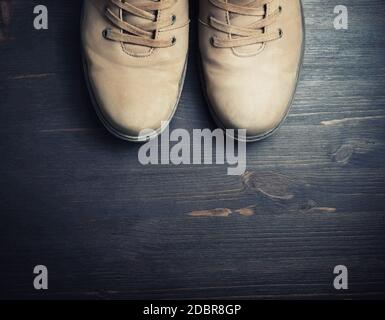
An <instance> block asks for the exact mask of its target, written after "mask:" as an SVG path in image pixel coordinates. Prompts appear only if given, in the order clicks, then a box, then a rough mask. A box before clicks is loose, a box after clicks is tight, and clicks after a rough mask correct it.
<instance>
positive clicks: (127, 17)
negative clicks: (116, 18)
mask: <svg viewBox="0 0 385 320" xmlns="http://www.w3.org/2000/svg"><path fill="white" fill-rule="evenodd" d="M153 1H154V0H153ZM126 2H130V0H128V1H126ZM155 2H156V1H155ZM151 13H153V14H156V11H152V12H151ZM122 19H123V20H124V21H126V22H128V23H131V24H133V25H135V26H138V27H140V26H141V25H144V24H146V23H148V22H149V20H148V19H144V18H141V17H138V16H136V15H134V14H131V13H127V12H124V11H123V12H122ZM124 47H125V48H126V50H128V51H130V52H132V53H133V54H146V53H148V52H149V51H150V50H151V48H149V47H144V46H139V45H135V44H130V43H126V44H125V45H124Z"/></svg>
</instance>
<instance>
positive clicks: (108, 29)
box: [102, 28, 111, 39]
mask: <svg viewBox="0 0 385 320" xmlns="http://www.w3.org/2000/svg"><path fill="white" fill-rule="evenodd" d="M110 31H111V29H110V28H106V29H104V30H103V31H102V36H103V38H105V39H107V35H108V32H110Z"/></svg>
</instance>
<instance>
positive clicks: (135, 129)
mask: <svg viewBox="0 0 385 320" xmlns="http://www.w3.org/2000/svg"><path fill="white" fill-rule="evenodd" d="M125 2H128V3H130V2H131V3H134V2H135V1H131V0H126V1H125ZM108 3H109V1H108V0H85V1H84V7H83V18H82V26H81V36H82V45H83V53H84V58H85V64H86V68H87V70H86V71H87V76H88V79H89V84H90V87H91V91H92V95H93V97H94V100H95V103H96V104H97V107H98V108H99V111H100V112H101V114H102V117H103V118H104V119H105V120H106V121H107V122H108V124H109V125H110V126H111V127H113V128H114V130H116V131H118V132H119V133H120V134H123V135H125V136H127V137H131V138H134V139H135V138H138V134H139V132H140V131H141V130H143V129H153V130H158V131H160V128H161V122H162V121H164V122H167V121H169V120H170V118H171V116H172V115H173V113H174V111H175V107H176V104H177V101H178V99H179V95H180V91H181V85H182V79H183V74H184V70H185V63H186V57H187V49H188V29H189V26H188V24H189V23H188V22H189V18H188V0H178V1H177V3H176V4H175V5H174V6H173V7H172V8H170V9H167V10H163V11H162V12H159V15H158V18H159V19H160V18H161V17H168V16H170V17H171V16H173V15H174V16H175V17H176V20H175V23H174V24H173V25H172V26H170V27H168V28H164V29H160V30H157V32H156V35H155V37H156V38H158V39H170V38H173V37H175V39H176V42H175V44H174V45H172V46H171V47H167V48H150V47H143V46H140V45H133V44H128V43H122V42H116V41H112V40H108V39H106V38H105V37H104V36H103V31H104V30H105V29H106V28H112V29H116V30H118V31H120V30H119V29H117V28H116V26H114V25H112V24H111V23H110V21H109V20H108V19H107V18H106V17H105V10H106V6H107V5H108ZM116 13H117V14H118V15H119V14H121V13H122V11H121V10H120V9H117V10H116ZM124 19H125V20H126V21H129V22H131V23H133V24H134V23H137V24H138V25H139V26H140V24H141V23H142V22H143V21H141V20H143V19H142V18H140V17H136V16H132V15H128V16H125V17H124Z"/></svg>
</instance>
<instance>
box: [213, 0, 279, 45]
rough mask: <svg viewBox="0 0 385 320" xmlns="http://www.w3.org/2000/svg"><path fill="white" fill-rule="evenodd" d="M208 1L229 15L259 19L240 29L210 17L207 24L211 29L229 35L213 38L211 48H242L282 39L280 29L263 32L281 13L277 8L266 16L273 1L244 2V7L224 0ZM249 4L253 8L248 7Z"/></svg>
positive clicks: (256, 0)
mask: <svg viewBox="0 0 385 320" xmlns="http://www.w3.org/2000/svg"><path fill="white" fill-rule="evenodd" d="M209 1H210V2H211V4H213V5H214V6H216V7H217V8H220V9H223V10H225V11H228V12H229V13H233V14H239V15H246V16H255V17H256V18H257V17H259V18H260V19H256V21H255V22H254V23H252V24H249V25H247V26H245V27H240V26H234V25H231V24H228V23H225V22H222V21H220V20H218V19H216V18H214V17H210V18H209V23H210V25H211V27H213V28H214V29H217V30H219V31H222V32H225V33H227V34H228V35H229V37H228V38H219V37H216V36H214V37H213V38H212V44H213V46H215V47H218V48H233V47H243V46H247V45H253V44H258V43H265V42H269V41H274V40H278V39H280V38H282V35H283V33H282V30H281V29H278V30H274V31H270V30H268V31H266V30H265V29H266V27H269V26H271V25H273V24H274V23H275V22H276V21H277V18H278V16H279V15H280V14H281V12H282V8H281V7H279V8H278V9H277V10H275V11H274V12H272V13H271V14H269V15H268V14H267V9H266V8H267V5H269V4H270V3H272V2H273V1H275V0H254V1H251V0H248V1H246V0H245V2H247V3H248V4H245V5H239V4H232V3H228V2H227V1H225V0H209ZM251 3H252V4H253V6H251V5H250V4H251Z"/></svg>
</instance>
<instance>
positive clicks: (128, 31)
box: [103, 0, 177, 48]
mask: <svg viewBox="0 0 385 320" xmlns="http://www.w3.org/2000/svg"><path fill="white" fill-rule="evenodd" d="M176 2H177V0H162V1H156V2H155V1H152V0H109V5H108V6H107V9H106V12H105V14H106V17H107V18H108V19H109V20H110V21H111V23H112V24H113V25H114V26H116V27H117V28H118V29H119V30H118V31H117V30H112V29H110V28H109V29H106V30H105V31H104V32H103V35H104V37H105V38H107V39H109V40H113V41H118V42H123V43H129V44H135V45H140V46H146V47H151V48H166V47H170V46H172V45H173V44H174V43H175V38H172V39H169V40H160V39H155V36H154V34H155V32H156V31H157V30H159V29H162V28H167V27H170V26H172V25H173V24H174V23H175V20H176V16H175V15H173V16H171V17H167V18H161V19H158V12H159V11H160V10H165V9H169V8H171V7H173V6H174V5H175V3H176ZM114 7H115V8H116V7H117V8H118V9H121V10H122V12H123V15H124V14H131V15H134V16H137V17H140V18H143V19H146V20H148V22H145V23H143V24H141V25H140V26H138V25H134V24H132V23H129V22H127V21H125V20H124V19H123V18H122V17H119V16H117V15H116V14H115V13H114V11H113V9H114ZM123 15H122V16H123Z"/></svg>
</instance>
